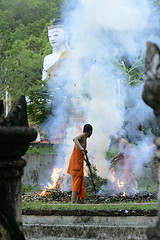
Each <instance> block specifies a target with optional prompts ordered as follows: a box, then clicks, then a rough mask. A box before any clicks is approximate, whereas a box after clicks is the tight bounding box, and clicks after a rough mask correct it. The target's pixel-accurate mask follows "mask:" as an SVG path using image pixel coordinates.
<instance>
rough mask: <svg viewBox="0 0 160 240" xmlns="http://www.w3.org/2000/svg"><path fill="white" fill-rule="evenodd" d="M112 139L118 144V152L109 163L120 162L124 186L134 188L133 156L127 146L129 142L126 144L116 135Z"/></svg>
mask: <svg viewBox="0 0 160 240" xmlns="http://www.w3.org/2000/svg"><path fill="white" fill-rule="evenodd" d="M114 138H115V140H117V141H118V142H119V150H120V152H119V153H118V154H117V155H116V156H114V157H113V158H112V160H111V162H112V164H113V163H115V162H116V161H117V160H119V159H120V160H121V163H122V168H123V182H124V184H125V185H126V186H128V187H134V188H136V179H135V172H134V163H135V156H134V153H133V151H132V148H131V145H130V144H129V142H127V140H125V139H124V138H122V137H120V136H118V135H116V136H115V137H114Z"/></svg>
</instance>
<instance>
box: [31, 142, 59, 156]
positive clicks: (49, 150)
mask: <svg viewBox="0 0 160 240" xmlns="http://www.w3.org/2000/svg"><path fill="white" fill-rule="evenodd" d="M27 153H32V154H35V153H39V154H53V155H56V154H57V151H56V149H55V148H54V146H53V145H51V144H44V145H42V144H41V145H35V146H32V145H30V146H29V148H28V151H27Z"/></svg>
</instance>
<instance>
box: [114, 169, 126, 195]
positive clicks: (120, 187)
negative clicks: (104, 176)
mask: <svg viewBox="0 0 160 240" xmlns="http://www.w3.org/2000/svg"><path fill="white" fill-rule="evenodd" d="M111 174H112V176H111V182H112V183H115V185H116V186H117V187H118V188H119V189H123V188H124V186H125V185H124V182H122V181H120V180H119V178H118V179H117V178H116V174H115V171H114V169H113V168H111ZM122 196H123V197H125V196H126V192H123V194H122Z"/></svg>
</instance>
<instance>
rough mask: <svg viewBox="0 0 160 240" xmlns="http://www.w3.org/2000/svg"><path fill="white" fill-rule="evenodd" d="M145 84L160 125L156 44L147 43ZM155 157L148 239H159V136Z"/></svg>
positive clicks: (159, 63)
mask: <svg viewBox="0 0 160 240" xmlns="http://www.w3.org/2000/svg"><path fill="white" fill-rule="evenodd" d="M145 78H146V79H145V84H144V89H143V93H142V98H143V100H144V102H145V103H146V104H147V105H149V106H150V107H151V108H153V111H154V114H155V116H156V119H157V122H158V125H159V126H160V50H159V48H158V46H157V45H156V44H153V43H151V42H148V43H147V51H146V69H145ZM155 144H156V146H157V150H156V153H155V155H156V158H157V159H158V171H159V172H158V221H157V224H156V226H155V227H149V228H148V229H147V237H148V239H149V240H160V136H158V137H156V139H155Z"/></svg>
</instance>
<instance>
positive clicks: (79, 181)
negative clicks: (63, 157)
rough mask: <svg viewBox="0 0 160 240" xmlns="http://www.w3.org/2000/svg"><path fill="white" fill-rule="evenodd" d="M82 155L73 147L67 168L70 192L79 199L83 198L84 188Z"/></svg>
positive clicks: (84, 194)
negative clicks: (75, 193)
mask: <svg viewBox="0 0 160 240" xmlns="http://www.w3.org/2000/svg"><path fill="white" fill-rule="evenodd" d="M83 162H84V153H83V152H82V151H81V150H79V149H78V148H76V146H74V149H73V152H72V155H71V157H70V160H69V167H68V170H67V173H68V174H70V175H71V176H72V179H73V181H72V191H74V192H77V196H79V197H80V199H83V198H85V196H86V192H85V186H84V170H83Z"/></svg>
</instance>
